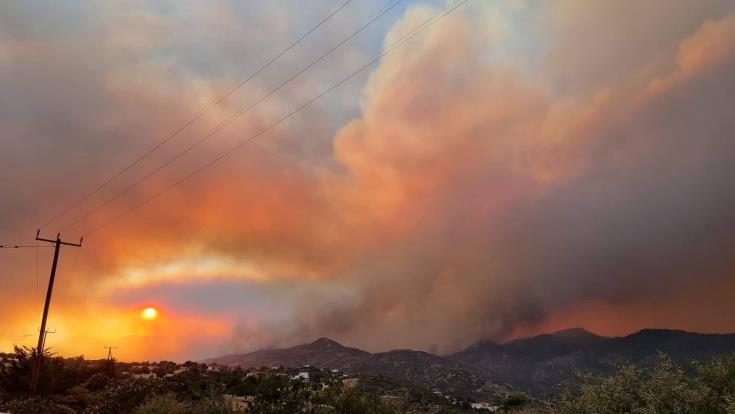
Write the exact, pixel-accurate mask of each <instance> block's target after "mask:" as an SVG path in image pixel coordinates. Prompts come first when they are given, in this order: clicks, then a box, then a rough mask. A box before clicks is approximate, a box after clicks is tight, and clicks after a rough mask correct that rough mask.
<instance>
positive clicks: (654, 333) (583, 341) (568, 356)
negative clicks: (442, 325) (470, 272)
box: [449, 328, 735, 396]
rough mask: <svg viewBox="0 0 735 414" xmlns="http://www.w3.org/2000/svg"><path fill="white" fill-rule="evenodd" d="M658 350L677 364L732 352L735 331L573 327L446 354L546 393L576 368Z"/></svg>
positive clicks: (651, 356)
mask: <svg viewBox="0 0 735 414" xmlns="http://www.w3.org/2000/svg"><path fill="white" fill-rule="evenodd" d="M659 352H663V353H665V354H667V355H669V356H671V357H672V358H674V360H676V361H678V362H680V363H686V362H688V361H690V360H693V359H696V360H704V359H708V358H710V357H711V356H713V355H717V354H723V353H730V352H735V334H729V335H717V334H699V333H690V332H684V331H674V330H664V329H644V330H642V331H640V332H637V333H634V334H632V335H628V336H625V337H620V338H607V337H602V336H598V335H595V334H593V333H590V332H587V331H585V330H583V329H580V328H575V329H570V330H565V331H560V332H556V333H553V334H544V335H538V336H534V337H531V338H524V339H519V340H515V341H511V342H508V343H505V344H496V343H492V342H480V343H478V344H476V345H474V346H471V347H469V348H467V349H466V350H464V351H462V352H458V353H456V354H453V355H451V356H449V358H450V359H452V360H454V361H457V362H459V363H461V364H463V365H465V366H467V367H470V368H471V369H473V370H474V371H475V372H477V373H479V374H482V375H484V376H486V377H488V378H492V379H494V380H495V381H500V382H507V383H509V384H512V385H513V386H515V387H517V388H519V389H523V390H526V391H528V392H531V393H532V394H536V395H541V396H546V395H549V394H552V393H554V392H556V391H558V390H559V388H560V386H561V385H562V384H563V383H564V382H566V381H569V380H572V379H573V378H574V376H575V373H577V372H586V373H601V372H607V371H610V370H611V369H612V368H613V367H614V365H615V364H617V363H636V364H639V365H642V366H650V365H651V364H652V363H653V362H654V361H655V359H656V357H657V356H658V354H659Z"/></svg>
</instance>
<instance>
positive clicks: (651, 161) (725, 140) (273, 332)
mask: <svg viewBox="0 0 735 414" xmlns="http://www.w3.org/2000/svg"><path fill="white" fill-rule="evenodd" d="M455 1H456V0H449V1H423V0H410V1H409V0H406V1H403V2H400V3H398V4H397V5H396V6H395V7H393V8H392V9H390V10H389V11H388V12H387V13H385V14H384V15H382V16H381V17H380V18H378V19H377V20H375V21H374V22H373V23H372V24H370V25H368V26H367V27H366V28H365V29H364V30H362V31H360V33H358V34H357V35H355V36H353V37H351V38H349V40H348V41H346V42H344V43H343V44H341V45H340V46H339V47H338V48H337V49H335V50H334V51H332V52H331V53H329V54H328V55H327V56H326V57H324V58H323V59H322V60H320V61H319V62H318V63H316V64H314V65H310V63H311V62H313V61H314V60H315V59H316V58H317V57H319V56H320V55H322V54H324V53H326V52H328V51H329V50H330V49H332V48H333V47H334V46H336V45H339V44H340V43H341V42H342V40H344V39H346V38H348V36H350V35H351V34H352V33H353V32H355V31H356V30H357V29H358V28H360V27H361V26H363V25H365V24H366V23H368V22H370V21H371V20H372V19H373V18H374V17H376V16H379V15H380V13H381V11H382V10H383V9H384V8H385V7H386V6H387V5H389V4H391V3H393V2H389V1H367V0H352V1H351V2H349V3H348V4H347V5H346V6H345V7H344V8H342V9H340V10H339V12H338V13H336V14H335V15H334V16H333V17H332V18H330V19H329V20H328V21H326V22H325V23H324V24H323V25H322V26H320V27H319V28H318V29H317V30H315V31H313V32H312V33H310V35H309V36H308V37H306V38H305V39H304V40H303V41H302V42H300V43H299V44H298V45H296V46H295V47H293V48H292V49H290V50H289V51H288V52H287V53H285V54H283V55H282V56H281V57H280V58H279V59H278V60H276V61H275V62H273V63H272V64H271V65H270V66H269V67H267V68H266V69H265V70H263V71H262V72H261V73H259V74H258V75H257V76H255V77H253V78H252V79H251V80H249V81H248V82H246V83H245V84H244V85H242V86H241V87H239V88H238V89H237V90H235V91H234V92H233V93H232V94H230V95H229V96H228V97H227V98H226V99H223V100H222V101H221V102H218V103H217V104H215V105H211V103H212V102H215V101H217V100H218V98H219V97H220V96H222V95H223V94H224V93H226V92H227V91H229V90H231V89H232V88H233V87H236V86H237V85H240V84H241V83H242V82H243V81H244V80H246V79H248V77H249V76H250V75H252V74H253V73H254V72H256V71H257V70H258V68H260V67H261V66H262V65H263V64H265V63H266V62H267V61H269V60H270V59H272V58H273V57H274V56H276V55H278V53H279V52H280V51H282V50H284V49H285V48H286V47H287V46H288V45H289V44H291V43H292V42H293V41H294V40H296V39H298V38H299V37H300V36H302V35H303V34H305V33H307V32H308V31H309V30H310V29H311V28H312V27H314V26H315V25H316V24H317V23H318V22H319V21H321V20H322V19H323V18H325V17H326V16H328V15H329V14H330V13H332V12H333V11H335V10H336V9H337V8H338V7H340V6H341V4H342V3H343V1H342V0H310V1H309V2H303V1H301V0H282V1H269V2H256V1H235V0H215V1H211V2H196V1H184V2H181V1H172V0H171V1H167V0H159V1H153V2H150V1H108V2H93V1H80V0H74V1H67V2H58V3H54V4H50V3H48V2H43V1H5V2H0V91H2V93H1V94H0V213H1V214H0V243H3V244H8V243H17V244H30V245H35V244H36V242H35V241H34V240H33V239H34V237H35V232H36V229H38V228H39V227H40V228H41V234H42V235H43V236H45V237H47V238H53V237H54V236H55V234H56V233H57V232H60V231H61V232H62V237H63V238H64V240H68V241H72V242H76V241H78V239H79V238H80V237H81V236H85V238H84V242H83V246H82V247H81V248H72V247H64V248H62V251H61V256H60V262H59V270H58V274H57V279H56V285H55V288H54V295H53V300H52V304H51V311H50V316H49V322H48V328H49V329H50V330H52V331H55V333H53V334H49V336H48V339H47V342H46V343H47V345H48V346H49V347H51V348H52V350H53V351H56V352H58V353H61V354H64V355H79V354H83V355H85V356H86V357H90V358H97V357H103V356H105V355H106V352H107V351H106V350H105V349H104V346H105V345H114V346H117V349H116V350H115V352H116V356H117V357H119V358H121V359H125V360H133V359H135V360H157V359H169V360H180V361H183V360H187V359H202V358H206V357H210V356H216V355H222V354H229V353H236V352H246V351H252V350H256V349H261V348H269V347H283V346H290V345H295V344H299V343H304V342H307V341H311V340H314V339H316V338H318V337H322V336H327V337H330V338H333V339H335V340H337V341H340V342H342V343H344V344H346V345H350V346H355V347H360V348H363V349H366V350H369V351H384V350H390V349H395V348H413V349H418V350H426V351H430V352H435V353H439V354H443V353H448V352H453V351H457V350H459V349H462V348H464V347H467V346H469V345H471V344H473V343H475V342H477V341H480V340H496V341H503V340H507V339H510V338H516V337H520V336H526V335H533V334H537V333H540V332H549V331H554V330H559V329H563V328H569V327H577V326H579V327H584V328H586V329H589V330H591V331H593V332H596V333H599V334H603V335H625V334H628V333H631V332H634V331H636V330H639V329H642V328H647V327H658V328H673V329H685V330H692V331H700V332H735V319H733V318H732V317H731V315H732V314H733V313H734V312H735V301H733V300H732V299H733V296H732V292H733V291H735V277H733V275H734V272H735V254H734V253H733V252H735V192H733V191H732V188H733V186H732V184H733V177H735V139H734V137H733V133H734V131H735V116H733V114H735V75H733V74H735V3H734V2H732V1H731V0H698V1H692V0H650V1H646V2H640V1H633V0H616V1H612V0H611V1H595V2H589V1H583V0H556V1H553V2H551V1H533V0H469V1H468V2H467V3H466V4H464V5H462V6H461V7H459V8H458V9H456V10H455V11H454V12H452V13H451V14H448V15H447V16H445V17H443V18H441V19H439V20H437V21H436V22H435V23H434V24H432V25H431V26H428V27H425V29H424V30H422V31H420V32H418V33H416V34H415V36H413V37H411V38H410V40H408V41H406V42H405V43H403V44H402V45H401V46H400V47H398V48H393V47H392V45H393V44H395V42H397V41H401V39H404V38H405V36H406V35H407V34H410V33H415V32H414V30H415V29H416V28H418V27H423V26H422V25H423V23H424V22H426V21H427V19H429V18H431V17H432V16H434V15H435V14H436V13H440V12H441V11H442V10H445V9H447V8H448V7H452V6H453V5H455V4H456V3H455ZM386 51H387V52H389V53H387V54H385V55H384V56H382V57H381V58H380V59H379V60H378V61H377V62H376V63H375V64H373V65H371V66H369V67H368V68H366V69H365V70H363V71H362V72H359V73H358V74H357V75H356V76H354V77H352V78H350V79H348V80H346V81H344V82H342V83H340V84H339V86H338V87H336V88H335V89H333V90H331V91H329V92H328V93H326V94H324V95H323V96H321V97H320V98H319V99H318V100H316V101H314V102H312V103H310V104H309V105H308V106H306V107H304V108H303V109H302V110H300V111H299V112H297V113H295V114H294V115H293V116H290V117H288V118H286V119H285V120H284V121H281V122H279V123H277V124H275V123H276V122H278V121H279V120H280V119H282V118H283V117H284V116H285V115H287V114H289V113H291V112H292V111H294V110H296V109H298V108H300V107H301V106H302V105H303V104H305V103H307V102H310V101H311V100H312V98H314V97H316V96H319V95H321V94H322V92H324V91H326V90H328V89H329V88H331V87H332V86H333V85H335V84H336V83H338V82H340V81H341V80H342V79H344V78H345V77H347V76H348V75H350V74H351V73H353V72H354V71H356V70H358V69H359V68H361V67H363V66H364V65H366V64H367V63H368V62H370V61H372V60H374V59H376V58H378V57H379V56H381V54H383V53H384V52H386ZM307 67H308V69H307V70H305V71H304V72H303V73H301V74H299V75H298V76H297V77H295V78H294V79H293V80H291V81H290V82H288V83H286V84H285V85H284V86H283V87H280V88H278V90H277V91H276V92H275V93H273V94H270V92H271V91H273V90H274V89H275V88H277V87H278V85H280V84H282V83H283V82H284V81H286V80H288V79H289V78H291V77H293V76H294V75H295V74H298V73H299V72H300V71H301V70H302V69H303V68H307ZM263 98H265V99H263ZM202 108H208V109H207V110H206V111H205V112H204V113H203V114H202V115H201V116H200V117H199V118H198V119H196V121H195V122H193V123H191V125H188V126H187V127H186V129H184V130H183V131H182V132H180V133H178V134H177V135H176V136H174V137H173V138H172V139H170V140H168V141H167V142H166V143H165V144H164V145H162V146H160V148H158V149H157V150H156V151H154V152H153V153H151V155H150V156H148V157H146V158H145V159H143V160H142V161H141V162H139V163H138V164H136V165H134V167H132V168H130V169H129V170H127V171H126V172H125V173H124V174H122V175H121V176H119V177H117V178H116V179H114V180H113V181H112V182H110V183H109V184H108V185H106V186H104V187H103V188H102V189H101V190H100V191H98V192H97V193H95V194H94V195H93V196H91V197H89V198H88V199H85V200H84V201H83V202H82V203H80V204H79V205H77V206H76V207H74V208H73V209H71V210H70V211H69V212H68V213H66V214H64V215H62V216H61V217H59V218H58V219H56V220H54V221H52V222H50V223H49V221H50V220H51V219H52V218H54V217H55V216H57V215H58V214H59V213H61V212H63V211H65V210H66V209H68V208H69V207H70V206H74V205H75V203H77V202H78V201H80V200H81V199H83V197H84V196H85V195H86V194H89V193H90V191H92V190H94V189H95V188H97V187H98V186H99V185H101V184H103V183H104V182H106V181H107V180H108V179H109V178H110V177H113V176H115V174H116V173H118V172H120V171H121V170H123V169H124V168H125V167H126V166H128V165H130V163H131V162H133V161H134V160H136V159H137V158H138V157H140V156H141V155H143V154H145V153H146V152H147V151H148V150H150V149H151V148H153V147H155V146H156V145H157V144H158V143H160V142H161V141H162V140H164V139H165V138H166V137H169V136H170V135H171V134H172V133H173V132H174V131H177V130H178V129H179V128H181V127H182V126H184V125H187V123H188V122H189V121H190V120H192V119H193V117H194V116H195V115H196V114H197V113H199V111H200V110H201V109H202ZM247 108H250V109H247ZM244 110H245V112H244V113H243V115H242V116H239V117H236V118H234V119H233V120H232V121H228V120H229V119H232V117H233V116H234V115H235V114H238V113H239V112H241V111H244ZM224 123H227V124H226V125H224V126H223V124H224ZM274 124H275V126H273V127H271V126H272V125H274ZM212 131H215V132H212ZM261 131H265V132H262V133H261ZM205 136H208V138H207V139H206V140H205V141H203V142H202V143H201V144H198V145H196V146H194V147H193V148H192V149H191V150H189V151H188V152H186V153H184V154H183V155H182V156H180V157H179V158H177V159H176V160H175V161H171V162H169V161H168V160H171V159H172V157H174V156H176V154H178V153H180V152H181V151H184V150H185V149H186V148H187V147H190V146H192V145H193V144H196V143H197V142H198V141H199V140H200V139H202V137H205ZM243 140H247V143H246V144H244V145H242V146H240V147H238V145H240V143H242V142H243ZM225 153H229V155H227V156H226V157H224V158H222V159H221V160H220V161H218V162H216V163H214V164H211V166H209V167H207V168H206V169H204V170H202V171H201V172H200V173H197V174H195V175H193V176H191V177H189V175H190V173H191V172H192V171H195V170H197V169H199V168H201V167H202V166H204V165H208V163H210V161H212V160H214V159H217V158H218V157H221V156H222V155H223V154H225ZM164 163H166V167H165V168H163V169H160V170H156V169H157V167H159V166H161V165H163V164H164ZM187 177H189V178H187ZM182 179H183V181H182ZM177 182H180V184H178V185H176V186H174V187H170V186H171V185H172V184H173V183H177ZM135 183H138V184H137V185H135V186H132V184H135ZM169 187H170V190H167V191H165V192H163V193H161V191H162V190H164V189H167V188H169ZM116 194H121V196H120V197H117V198H113V197H114V196H115V195H116ZM152 197H155V198H152ZM108 200H111V201H108ZM148 200H150V201H148ZM142 203H145V204H142ZM99 206H101V207H99ZM136 206H140V207H139V208H134V207H136ZM90 212H93V213H92V214H89V213H90ZM45 223H48V224H47V225H44V224H45ZM41 245H42V247H39V248H21V249H0V326H2V329H0V349H3V350H10V349H12V346H13V344H17V345H26V346H33V345H34V344H35V341H36V339H35V335H36V334H37V332H38V329H39V325H40V317H41V311H42V306H43V296H44V293H45V286H46V283H47V280H48V274H49V268H50V263H51V256H52V252H53V249H51V248H48V246H43V243H41ZM146 307H155V308H156V309H157V310H158V316H157V317H156V318H153V319H146V318H142V317H141V311H142V310H143V309H144V308H146Z"/></svg>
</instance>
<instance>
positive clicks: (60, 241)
mask: <svg viewBox="0 0 735 414" xmlns="http://www.w3.org/2000/svg"><path fill="white" fill-rule="evenodd" d="M40 235H41V229H38V230H37V231H36V240H38V241H45V242H48V243H56V242H57V241H58V242H59V244H62V245H64V246H72V247H82V242H83V241H84V237H81V238H80V239H79V243H69V242H65V241H63V240H61V233H58V234H56V240H51V239H44V238H42V237H39V236H40Z"/></svg>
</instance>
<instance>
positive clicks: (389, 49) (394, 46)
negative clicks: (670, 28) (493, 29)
mask: <svg viewBox="0 0 735 414" xmlns="http://www.w3.org/2000/svg"><path fill="white" fill-rule="evenodd" d="M468 1H469V0H461V1H459V2H458V3H455V5H454V6H451V7H448V8H447V9H445V10H443V11H439V12H437V13H436V14H434V15H433V16H432V17H430V18H429V19H427V20H425V21H424V22H423V23H421V24H420V25H418V26H416V27H415V28H413V29H412V30H411V31H409V32H408V33H407V34H406V35H404V36H403V37H402V38H401V39H399V40H397V41H395V42H393V43H392V44H391V45H389V46H388V47H387V48H386V50H385V51H384V52H383V53H381V54H380V55H378V56H377V57H376V58H374V59H373V60H371V61H370V62H368V63H367V64H365V65H364V66H362V67H360V68H359V69H358V70H356V71H354V72H352V73H351V74H350V75H348V76H347V77H345V78H343V79H342V80H340V81H339V82H337V83H335V84H334V85H332V86H331V87H329V88H327V89H326V90H325V91H323V92H322V93H320V94H319V95H317V96H315V97H314V98H312V99H310V100H309V101H307V102H306V103H304V104H302V105H301V106H299V107H298V108H296V109H295V110H293V111H291V112H289V113H288V114H286V115H285V116H283V117H282V118H280V119H279V120H278V121H276V122H274V123H273V124H271V125H269V126H268V127H266V128H264V129H262V130H260V131H259V132H258V133H256V134H255V135H252V136H250V137H248V138H246V139H244V140H242V141H240V143H238V144H237V145H236V146H235V147H233V148H231V149H229V150H228V151H226V152H224V153H222V154H220V155H219V156H217V157H215V158H214V159H212V160H211V161H209V162H208V163H206V164H204V165H202V166H201V167H199V168H197V169H196V170H194V171H192V172H191V173H189V174H188V175H186V176H184V177H183V178H181V179H179V180H178V181H176V182H174V183H173V184H171V185H169V186H168V187H166V188H164V189H163V190H161V191H159V192H157V193H156V194H154V195H152V196H151V197H148V198H147V199H145V200H143V201H142V202H140V203H138V204H135V205H134V206H132V207H130V208H129V209H127V210H125V211H123V212H122V213H120V214H118V215H116V216H114V217H112V218H111V219H109V220H107V221H105V222H103V223H102V224H101V225H99V226H97V227H94V228H93V229H92V230H90V231H88V232H87V233H85V234H84V236H85V237H87V236H89V235H91V234H93V233H95V232H97V231H99V230H101V229H102V228H104V227H106V226H108V225H110V224H111V223H113V222H115V221H117V220H119V219H120V218H122V217H124V216H126V215H128V214H130V213H131V212H133V211H134V210H137V209H138V208H140V207H143V206H144V205H146V204H148V203H149V202H151V201H153V200H154V199H156V198H158V197H160V196H161V195H163V194H164V193H166V192H168V191H170V190H171V189H172V188H174V187H176V186H178V185H179V184H181V183H183V182H184V181H187V180H188V179H190V178H191V177H193V176H195V175H197V174H199V173H200V172H202V171H203V170H205V169H207V168H209V167H210V166H212V165H214V164H215V163H217V162H219V161H220V160H222V159H224V158H225V157H227V156H229V155H230V154H232V153H233V152H235V151H237V150H238V149H240V148H242V147H243V146H244V145H246V144H247V143H249V142H251V141H253V140H255V139H257V138H258V137H260V136H261V135H263V134H265V133H266V132H268V131H270V130H271V129H273V128H275V127H276V126H278V125H280V124H281V123H282V122H284V121H285V120H287V119H289V118H290V117H292V116H293V115H295V114H296V113H298V112H301V111H302V110H303V109H305V108H306V107H308V106H309V105H311V104H312V103H314V102H316V101H317V100H319V99H320V98H321V97H323V96H324V95H326V94H328V93H329V92H331V91H333V90H334V89H337V88H338V87H339V86H341V85H342V84H344V83H345V82H347V81H348V80H350V79H352V78H353V77H355V76H357V74H359V73H360V72H362V71H364V70H365V69H367V68H368V67H370V66H372V65H373V64H374V63H376V62H378V61H379V60H380V59H382V58H383V57H384V56H386V55H387V54H389V53H391V52H392V51H394V50H395V49H397V48H398V47H400V46H402V45H403V44H405V43H406V42H407V41H408V40H410V39H411V38H413V37H414V36H416V35H417V34H418V33H420V32H422V31H423V30H425V29H427V28H428V27H430V26H432V25H433V24H434V23H436V22H437V21H438V20H439V19H441V18H442V17H444V16H447V15H448V14H450V13H452V12H453V11H455V10H456V9H458V8H459V7H461V6H463V5H464V4H465V3H467V2H468Z"/></svg>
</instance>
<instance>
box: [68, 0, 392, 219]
mask: <svg viewBox="0 0 735 414" xmlns="http://www.w3.org/2000/svg"><path fill="white" fill-rule="evenodd" d="M401 2H403V0H396V1H394V2H393V3H391V4H390V5H389V6H388V7H386V8H385V9H384V10H383V11H382V12H380V13H379V14H378V15H376V16H375V17H373V18H372V19H370V20H369V21H368V22H367V23H365V24H363V25H362V26H360V28H358V29H357V30H356V31H354V32H353V33H352V34H350V35H349V36H347V37H346V38H345V39H343V40H342V41H340V42H339V43H337V44H336V45H335V46H333V47H332V48H331V49H329V50H327V51H326V52H325V53H323V54H322V55H320V56H319V57H318V58H316V59H315V60H313V61H312V62H311V63H309V64H308V65H306V66H304V67H303V68H302V69H301V70H299V71H298V72H296V73H295V74H293V75H292V76H291V77H289V78H288V79H286V80H285V81H283V82H281V83H280V84H279V85H278V86H277V87H276V88H275V89H272V90H271V91H270V92H268V93H267V94H265V95H264V96H262V97H261V98H260V99H258V100H257V101H255V102H254V103H252V104H250V105H249V106H247V107H246V108H244V109H242V110H241V111H240V112H238V113H236V114H235V115H233V116H232V117H230V118H229V119H227V120H226V121H224V122H223V123H221V124H219V125H217V126H216V127H214V128H213V129H212V130H211V131H210V132H209V133H207V134H206V135H204V136H203V137H202V138H201V139H199V140H198V141H196V142H194V143H193V144H191V145H189V146H188V147H186V148H185V149H184V150H183V151H181V152H179V153H177V154H176V155H174V156H173V157H171V158H169V159H168V160H167V161H166V162H164V163H163V164H162V165H160V166H158V167H157V168H155V169H153V170H152V171H151V172H149V173H148V174H146V175H144V176H143V177H141V178H140V179H138V180H137V181H135V182H134V183H132V184H130V185H129V186H127V187H125V188H124V189H123V190H122V191H120V192H118V193H117V194H115V195H114V196H112V197H111V198H109V199H107V200H106V201H104V202H103V203H101V204H98V205H97V206H96V207H94V208H92V209H91V210H89V211H87V212H86V213H85V214H83V215H82V216H80V217H78V218H77V219H76V220H74V221H72V222H71V223H69V224H68V225H67V226H66V227H64V228H62V229H61V231H62V232H64V231H66V230H68V229H70V228H71V227H74V226H76V225H77V224H79V223H80V222H81V221H82V220H84V219H86V218H88V217H90V216H91V215H93V214H94V213H96V212H98V211H99V210H101V209H103V208H105V207H107V206H108V205H110V204H111V203H113V202H114V201H115V200H117V199H119V198H120V197H122V196H123V195H125V194H127V193H128V192H129V191H130V190H132V189H133V188H135V187H137V186H138V185H140V184H142V183H144V182H145V181H148V179H150V178H151V177H152V176H154V175H156V174H157V173H158V172H159V171H161V170H163V169H164V168H166V167H167V166H169V165H171V164H172V163H174V162H175V161H176V160H178V159H179V158H181V157H182V156H184V155H185V154H187V153H188V152H189V151H191V150H192V149H194V148H196V147H198V146H199V145H201V144H202V143H204V142H205V141H207V140H208V139H209V138H211V137H212V136H214V135H215V134H217V133H218V132H219V131H221V130H222V129H224V128H225V127H226V126H227V125H229V124H230V123H232V122H233V121H235V120H236V119H238V118H240V117H241V116H243V115H244V114H246V113H248V112H250V110H251V109H253V108H254V107H256V106H257V105H259V104H260V103H261V102H263V101H265V100H266V99H268V98H270V97H271V96H273V95H274V94H275V93H276V92H278V91H279V90H281V89H282V88H283V87H284V86H286V85H287V84H289V83H291V81H293V80H294V79H296V78H298V77H299V76H301V75H302V74H304V73H305V72H306V71H308V70H309V69H311V68H312V67H313V66H314V65H316V64H317V63H319V62H321V61H322V60H323V59H324V58H326V57H327V56H329V55H330V54H332V52H334V51H335V50H337V49H339V48H340V47H341V46H343V45H344V44H345V43H347V42H348V41H350V40H351V39H352V38H354V37H355V36H357V35H358V34H359V33H361V32H362V31H363V30H365V29H366V28H367V27H368V26H370V25H371V24H373V23H375V22H376V21H377V20H378V19H380V18H381V17H383V16H384V15H386V14H387V13H388V12H389V11H391V10H392V9H393V8H395V7H396V6H398V5H399V4H400V3H401Z"/></svg>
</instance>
